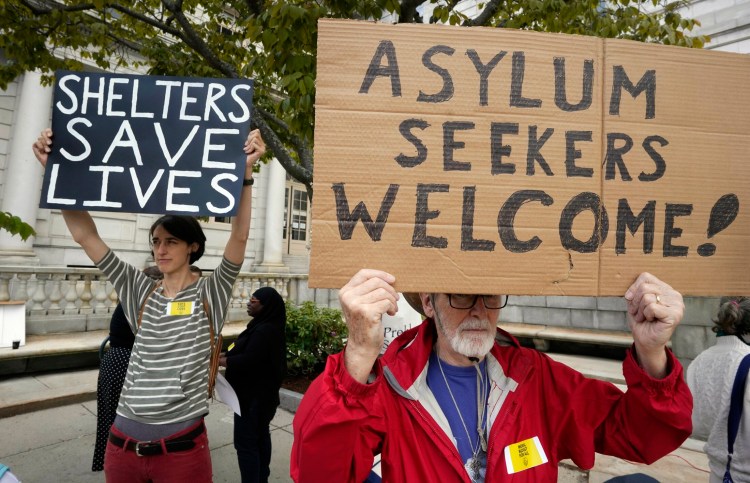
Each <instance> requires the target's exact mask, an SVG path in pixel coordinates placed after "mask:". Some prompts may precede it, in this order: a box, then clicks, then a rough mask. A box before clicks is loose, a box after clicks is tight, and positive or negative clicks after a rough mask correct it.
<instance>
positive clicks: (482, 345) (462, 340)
mask: <svg viewBox="0 0 750 483" xmlns="http://www.w3.org/2000/svg"><path fill="white" fill-rule="evenodd" d="M435 322H436V323H437V326H438V329H439V330H440V332H441V333H442V334H443V336H445V338H446V339H448V342H449V343H450V346H451V349H453V350H454V351H455V352H457V353H459V354H461V355H464V356H466V357H477V358H482V357H484V356H486V355H487V354H488V353H489V352H490V350H491V349H492V345H493V344H494V343H495V333H494V332H492V331H489V330H488V331H487V332H484V333H483V334H481V335H478V334H471V335H470V334H464V333H463V331H464V330H466V329H484V328H487V327H488V326H490V325H491V324H490V322H489V320H487V319H484V320H482V319H477V318H471V319H468V320H466V321H464V322H463V323H461V325H459V326H458V328H457V329H456V330H455V331H452V332H451V333H450V334H449V333H448V332H447V331H446V330H445V326H444V325H443V322H442V321H441V320H440V316H439V315H438V314H437V312H436V313H435Z"/></svg>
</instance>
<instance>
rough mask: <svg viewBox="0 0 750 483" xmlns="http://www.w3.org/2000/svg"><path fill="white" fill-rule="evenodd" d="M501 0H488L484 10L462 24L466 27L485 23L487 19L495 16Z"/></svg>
mask: <svg viewBox="0 0 750 483" xmlns="http://www.w3.org/2000/svg"><path fill="white" fill-rule="evenodd" d="M501 1H503V0H489V1H488V2H487V3H486V4H485V6H484V10H482V12H481V13H480V14H479V15H477V16H476V17H474V18H473V19H469V20H467V21H466V22H464V26H466V27H480V26H482V25H487V23H488V22H489V20H490V19H491V18H492V17H493V16H495V14H496V13H497V11H498V9H499V8H500V2H501Z"/></svg>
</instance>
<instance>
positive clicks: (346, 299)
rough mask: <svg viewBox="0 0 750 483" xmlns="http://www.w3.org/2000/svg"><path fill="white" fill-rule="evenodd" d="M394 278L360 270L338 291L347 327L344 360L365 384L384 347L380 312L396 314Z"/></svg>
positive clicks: (396, 293) (347, 367)
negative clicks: (347, 337) (347, 335)
mask: <svg viewBox="0 0 750 483" xmlns="http://www.w3.org/2000/svg"><path fill="white" fill-rule="evenodd" d="M395 281H396V278H395V277H394V276H393V275H391V274H390V273H386V272H383V271H380V270H370V269H363V270H360V271H359V272H357V274H356V275H354V277H352V279H351V280H349V283H347V284H346V285H344V286H343V287H342V288H341V290H340V291H339V302H340V303H341V309H342V311H343V313H344V319H345V320H346V325H347V327H348V329H349V339H348V341H347V343H346V349H345V351H344V363H345V364H346V369H347V370H348V371H349V374H350V375H351V376H352V378H354V379H355V380H357V381H359V382H361V383H363V384H364V383H366V382H367V377H368V376H369V375H370V372H371V371H372V367H373V365H374V364H375V361H376V360H377V358H378V355H379V354H380V349H381V348H382V346H383V339H384V337H383V335H384V334H383V323H382V320H381V319H382V316H383V314H386V313H387V314H389V315H395V314H396V311H397V310H398V305H397V301H398V297H399V295H398V292H397V291H396V289H394V288H393V283H394V282H395Z"/></svg>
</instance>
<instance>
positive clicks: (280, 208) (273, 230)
mask: <svg viewBox="0 0 750 483" xmlns="http://www.w3.org/2000/svg"><path fill="white" fill-rule="evenodd" d="M264 168H266V169H268V170H269V172H268V176H267V177H266V183H268V186H266V226H265V230H264V232H263V261H262V262H261V263H260V264H259V265H258V266H257V267H255V269H256V270H257V271H259V272H272V273H286V272H289V267H287V266H285V265H284V262H283V260H282V255H283V247H284V238H283V237H282V231H283V229H284V225H283V223H284V197H285V196H286V194H285V193H286V191H285V189H284V188H285V187H286V171H285V170H284V167H283V166H281V163H279V162H278V161H277V160H276V159H274V160H273V161H271V162H270V163H268V164H267V165H266V166H265V167H264Z"/></svg>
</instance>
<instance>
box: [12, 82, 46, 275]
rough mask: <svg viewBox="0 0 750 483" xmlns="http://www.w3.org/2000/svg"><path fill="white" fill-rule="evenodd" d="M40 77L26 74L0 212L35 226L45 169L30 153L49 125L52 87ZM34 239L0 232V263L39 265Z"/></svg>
mask: <svg viewBox="0 0 750 483" xmlns="http://www.w3.org/2000/svg"><path fill="white" fill-rule="evenodd" d="M41 77H42V76H41V74H40V73H38V72H26V74H24V76H23V81H22V82H21V85H20V93H19V94H20V98H19V102H18V103H17V108H16V111H15V115H14V122H13V132H12V134H11V146H10V152H9V153H8V162H7V167H6V170H5V180H4V181H3V193H2V202H1V204H0V210H2V211H8V212H10V213H12V214H14V215H15V216H18V217H20V218H21V219H22V220H23V221H25V222H26V223H28V224H29V225H31V226H34V225H35V224H36V221H37V211H38V208H39V196H40V193H41V189H42V168H41V166H40V165H39V162H38V161H37V160H36V158H35V157H34V154H33V153H32V152H31V145H32V143H33V142H34V141H35V140H36V138H37V137H38V136H39V133H40V132H41V130H42V129H44V128H45V127H47V126H48V125H49V122H50V110H51V108H52V91H53V89H52V87H43V86H42V85H41V82H40V81H41ZM33 247H34V245H33V237H31V238H29V239H28V240H26V241H23V240H22V239H21V237H19V236H18V235H16V236H11V235H10V233H8V232H6V231H4V230H3V231H0V259H2V260H3V262H4V263H8V264H13V265H38V264H39V259H38V258H37V256H36V253H34V248H33Z"/></svg>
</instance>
